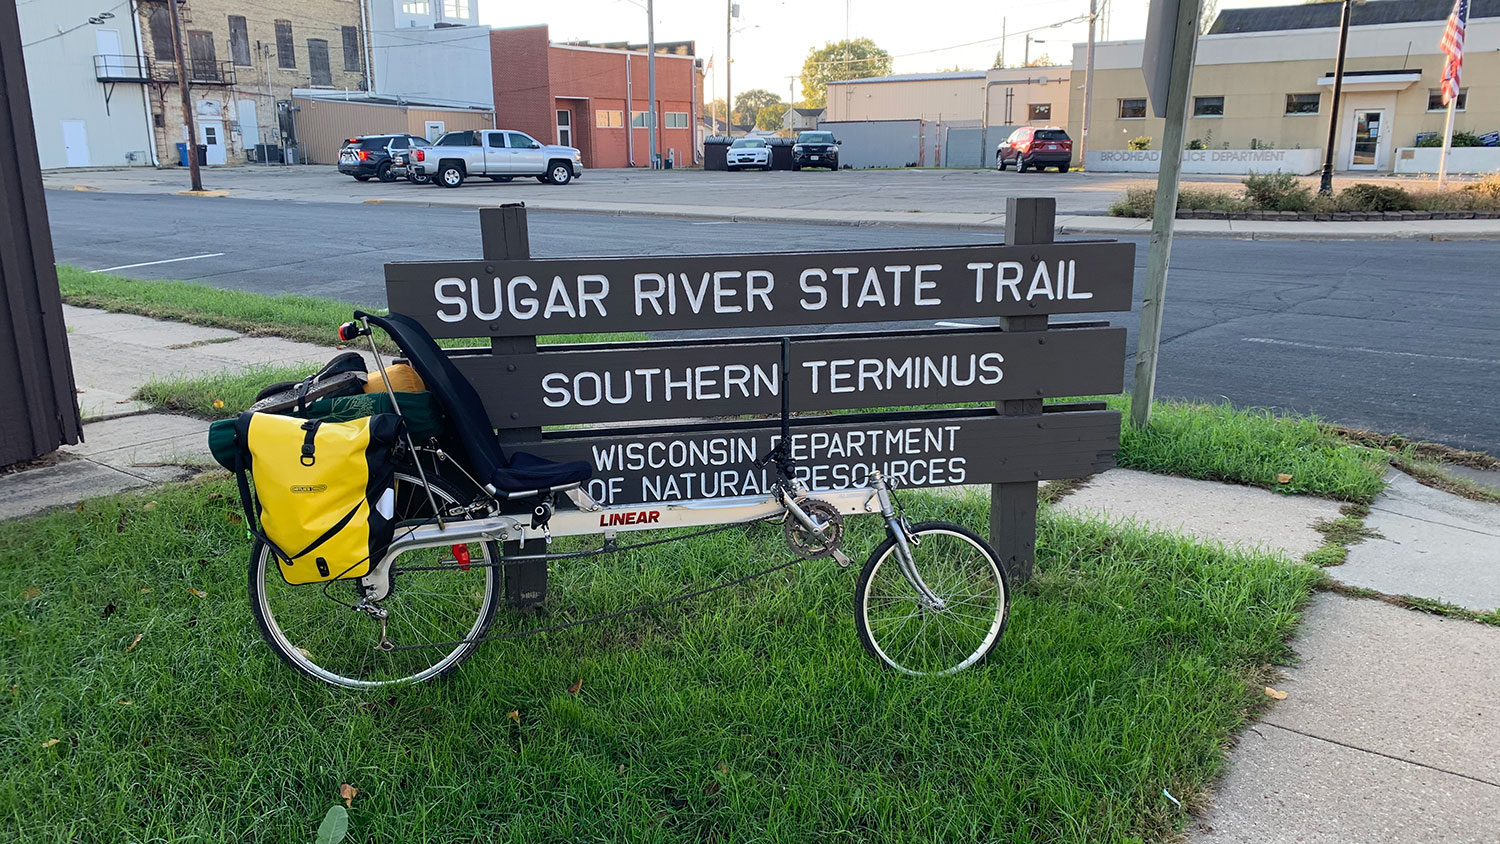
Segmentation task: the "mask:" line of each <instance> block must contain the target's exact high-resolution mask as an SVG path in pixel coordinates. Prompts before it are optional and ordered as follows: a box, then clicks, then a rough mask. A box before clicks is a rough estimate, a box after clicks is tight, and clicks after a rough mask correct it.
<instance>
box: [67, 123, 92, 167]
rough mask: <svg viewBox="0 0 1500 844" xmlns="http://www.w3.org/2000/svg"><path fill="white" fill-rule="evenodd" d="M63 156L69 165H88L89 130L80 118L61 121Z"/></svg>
mask: <svg viewBox="0 0 1500 844" xmlns="http://www.w3.org/2000/svg"><path fill="white" fill-rule="evenodd" d="M62 135H63V157H64V160H66V161H67V164H68V166H69V167H87V166H89V132H88V127H87V125H85V124H84V122H83V121H82V120H64V121H63V122H62Z"/></svg>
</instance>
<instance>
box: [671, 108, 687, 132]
mask: <svg viewBox="0 0 1500 844" xmlns="http://www.w3.org/2000/svg"><path fill="white" fill-rule="evenodd" d="M687 127H688V116H687V112H685V111H669V112H667V128H668V129H686V128H687Z"/></svg>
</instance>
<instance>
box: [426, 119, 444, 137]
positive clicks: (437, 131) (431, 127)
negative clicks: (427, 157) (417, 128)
mask: <svg viewBox="0 0 1500 844" xmlns="http://www.w3.org/2000/svg"><path fill="white" fill-rule="evenodd" d="M446 131H448V124H446V123H444V122H443V121H441V120H429V121H427V122H426V123H425V124H424V125H423V127H422V134H423V136H424V137H426V138H427V140H428V141H429V142H431V141H435V140H437V139H438V138H441V137H442V136H443V133H444V132H446Z"/></svg>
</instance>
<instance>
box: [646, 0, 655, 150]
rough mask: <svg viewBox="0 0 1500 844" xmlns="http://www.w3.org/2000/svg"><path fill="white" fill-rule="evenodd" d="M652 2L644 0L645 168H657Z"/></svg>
mask: <svg viewBox="0 0 1500 844" xmlns="http://www.w3.org/2000/svg"><path fill="white" fill-rule="evenodd" d="M652 7H653V3H652V0H646V96H647V97H648V98H649V99H650V102H649V103H648V104H647V105H646V120H647V121H649V122H647V124H646V138H647V140H648V141H649V143H650V144H651V155H650V157H649V158H648V159H647V160H648V161H650V164H648V165H647V166H648V167H650V168H651V169H652V170H655V169H656V168H657V166H658V165H657V162H656V13H655V12H654V10H653V8H652Z"/></svg>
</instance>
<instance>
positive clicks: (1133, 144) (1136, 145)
mask: <svg viewBox="0 0 1500 844" xmlns="http://www.w3.org/2000/svg"><path fill="white" fill-rule="evenodd" d="M1125 147H1126V149H1150V148H1151V136H1149V135H1141V136H1140V137H1138V138H1131V139H1130V140H1129V141H1126V142H1125Z"/></svg>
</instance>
